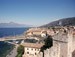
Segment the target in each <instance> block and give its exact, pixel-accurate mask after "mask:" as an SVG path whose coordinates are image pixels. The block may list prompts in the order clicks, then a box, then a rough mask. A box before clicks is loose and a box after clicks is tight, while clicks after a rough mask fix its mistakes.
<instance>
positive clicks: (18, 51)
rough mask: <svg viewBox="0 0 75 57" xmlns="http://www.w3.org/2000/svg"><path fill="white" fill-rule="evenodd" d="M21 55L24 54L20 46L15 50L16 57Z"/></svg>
mask: <svg viewBox="0 0 75 57" xmlns="http://www.w3.org/2000/svg"><path fill="white" fill-rule="evenodd" d="M23 53H24V47H23V46H22V45H20V46H19V47H18V48H17V56H16V57H22V55H23Z"/></svg>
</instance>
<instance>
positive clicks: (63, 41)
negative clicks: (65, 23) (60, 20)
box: [40, 31, 75, 57]
mask: <svg viewBox="0 0 75 57" xmlns="http://www.w3.org/2000/svg"><path fill="white" fill-rule="evenodd" d="M74 50H75V38H74V37H73V34H72V32H71V31H68V32H67V33H63V32H60V33H59V34H57V35H55V36H54V37H53V46H52V47H51V48H49V49H47V50H45V51H44V57H72V52H73V51H74ZM40 57H41V56H40Z"/></svg>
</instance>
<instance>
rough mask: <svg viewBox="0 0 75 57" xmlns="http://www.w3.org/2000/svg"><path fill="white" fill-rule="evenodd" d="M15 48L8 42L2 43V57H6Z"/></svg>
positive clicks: (0, 52)
mask: <svg viewBox="0 0 75 57" xmlns="http://www.w3.org/2000/svg"><path fill="white" fill-rule="evenodd" d="M13 48H14V45H12V44H9V43H6V42H0V57H6V55H7V54H8V53H10V51H11V50H12V49H13Z"/></svg>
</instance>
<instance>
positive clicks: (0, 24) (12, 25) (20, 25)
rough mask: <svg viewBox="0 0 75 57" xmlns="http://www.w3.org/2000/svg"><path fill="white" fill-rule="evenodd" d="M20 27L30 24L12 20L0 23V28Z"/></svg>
mask: <svg viewBox="0 0 75 57" xmlns="http://www.w3.org/2000/svg"><path fill="white" fill-rule="evenodd" d="M21 27H31V26H30V25H25V24H18V23H14V22H10V23H0V28H21Z"/></svg>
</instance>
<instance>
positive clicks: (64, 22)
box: [40, 17, 75, 27]
mask: <svg viewBox="0 0 75 57" xmlns="http://www.w3.org/2000/svg"><path fill="white" fill-rule="evenodd" d="M74 25H75V17H71V18H64V19H59V20H57V21H53V22H50V23H48V24H45V25H43V26H40V27H50V26H74Z"/></svg>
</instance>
